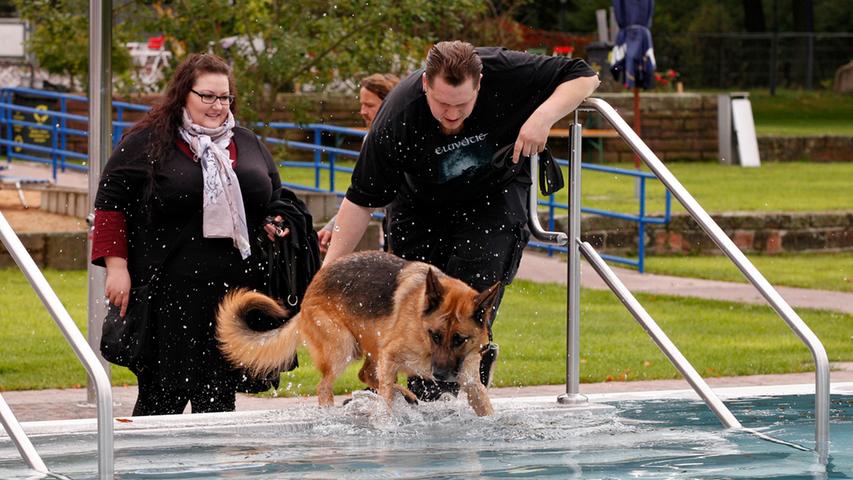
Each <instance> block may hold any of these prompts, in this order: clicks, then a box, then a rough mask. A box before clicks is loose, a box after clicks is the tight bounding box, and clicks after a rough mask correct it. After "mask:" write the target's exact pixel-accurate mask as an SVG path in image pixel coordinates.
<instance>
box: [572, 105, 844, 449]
mask: <svg viewBox="0 0 853 480" xmlns="http://www.w3.org/2000/svg"><path fill="white" fill-rule="evenodd" d="M578 110H587V111H589V110H594V111H597V112H598V113H599V114H601V116H603V117H604V118H605V119H606V120H607V121H608V122H609V123H610V124H611V125H612V126H613V128H614V129H615V130H616V131H617V132H618V133H619V135H620V136H621V137H622V138H623V139H624V140H625V141H626V142H627V143H628V145H629V146H630V147H631V148H632V149H633V150H634V152H635V153H636V154H637V155H638V156H639V157H640V158H641V159H642V160H643V162H644V163H645V164H646V166H648V167H649V169H651V171H652V172H654V173H655V175H657V177H658V179H660V181H661V182H662V183H663V184H664V185H665V186H666V187H667V189H669V190H670V191H671V192H672V194H673V195H675V198H677V199H678V201H679V202H681V204H682V205H683V206H684V208H685V209H686V210H687V212H688V213H690V215H691V216H692V217H693V219H694V220H695V221H696V222H697V223H698V224H699V225H700V226H701V227H702V229H703V230H704V231H705V233H707V234H708V236H710V237H711V239H712V240H713V241H714V243H716V244H717V246H718V247H720V249H721V250H722V251H723V253H725V254H726V256H727V257H729V259H730V260H731V261H732V262H733V263H734V264H735V266H737V267H738V269H739V270H740V271H741V273H743V275H744V276H745V277H746V279H747V280H748V281H749V282H750V283H751V284H752V285H753V286H755V288H756V289H758V291H759V292H760V293H761V295H762V296H763V297H764V298H765V300H767V302H768V303H769V304H770V306H771V307H772V308H773V310H775V311H776V313H777V314H778V315H779V316H780V317H782V319H783V320H784V321H785V323H787V324H788V326H789V327H790V328H791V330H793V331H794V333H795V334H796V335H797V336H798V337H799V338H800V340H802V342H803V343H804V344H805V345H806V347H808V349H809V350H810V351H811V354H812V357H813V358H814V362H815V451H816V452H817V453H818V456H819V458H820V461H821V462H822V463H823V464H826V462H827V461H828V456H829V387H830V383H829V359H828V357H827V355H826V350H825V349H824V347H823V344H821V342H820V340H819V339H818V338H817V336H816V335H815V334H814V332H812V330H811V329H810V328H809V327H808V325H806V323H805V322H803V320H802V319H801V318H800V317H799V315H797V313H796V312H795V311H794V309H792V308H791V306H790V305H788V303H787V302H786V301H785V300H784V299H783V298H782V296H781V295H779V293H778V292H777V291H776V289H775V288H773V286H772V285H771V284H770V282H768V281H767V279H765V278H764V276H763V275H762V274H761V272H759V271H758V269H756V268H755V266H754V265H752V263H751V262H750V261H749V259H747V258H746V255H744V254H743V252H741V251H740V249H738V247H737V246H736V245H735V244H734V242H733V241H732V240H731V239H730V238H729V237H728V235H726V234H725V232H724V231H723V229H722V228H720V226H719V225H717V223H716V222H714V220H713V219H712V218H711V216H710V215H708V213H707V212H706V211H705V210H704V209H703V208H702V206H701V205H699V203H698V202H697V201H696V199H694V198H693V196H692V195H690V193H689V192H688V191H687V189H685V188H684V186H683V185H681V182H679V181H678V180H677V179H676V178H675V176H674V175H673V174H672V173H671V172H670V171H669V169H667V168H666V166H664V164H663V162H661V161H660V159H659V158H658V157H657V156H656V155H655V154H654V152H652V150H651V149H650V148H649V147H648V145H646V144H645V142H643V140H642V139H641V138H640V137H639V135H637V133H636V132H634V130H632V129H631V127H630V126H629V125H628V123H627V122H625V120H624V119H623V118H622V117H621V116H620V115H619V114H618V113H617V112H616V110H615V109H614V108H613V107H612V106H610V104H608V103H607V102H605V101H604V100H602V99H599V98H588V99H587V100H586V101H584V102H583V104H582V105H581V106H580V107H579V109H578ZM575 115H576V116H577V112H576V113H575ZM576 124H577V121H576ZM577 125H578V126H579V124H577ZM579 137H580V135H578V138H576V139H575V140H576V141H579ZM573 153H574V152H573ZM573 186H574V185H573ZM578 217H579V215H578ZM570 223H571V222H570ZM578 233H579V232H578ZM569 237H570V242H575V241H576V239H579V238H580V236H579V235H577V236H573V235H572V234H571V232H570V234H569ZM571 250H573V249H570V251H571ZM578 354H579V351H577V352H569V356H572V355H575V356H577V355H578ZM570 373H571V372H570ZM575 375H576V371H575ZM568 383H569V382H568V379H567V384H568Z"/></svg>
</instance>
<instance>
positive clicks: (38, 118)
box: [33, 105, 50, 123]
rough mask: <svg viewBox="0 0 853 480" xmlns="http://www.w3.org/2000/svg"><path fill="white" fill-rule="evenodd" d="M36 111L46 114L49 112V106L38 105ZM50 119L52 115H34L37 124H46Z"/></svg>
mask: <svg viewBox="0 0 853 480" xmlns="http://www.w3.org/2000/svg"><path fill="white" fill-rule="evenodd" d="M36 110H40V111H42V112H46V111H48V108H47V105H36ZM48 118H50V115H48V114H44V115H39V114H38V113H33V119H35V121H36V123H44V122H46V121H47V119H48Z"/></svg>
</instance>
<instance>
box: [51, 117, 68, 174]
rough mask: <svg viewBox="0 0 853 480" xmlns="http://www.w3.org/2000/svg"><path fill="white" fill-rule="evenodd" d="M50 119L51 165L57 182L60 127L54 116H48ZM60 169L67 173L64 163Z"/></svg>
mask: <svg viewBox="0 0 853 480" xmlns="http://www.w3.org/2000/svg"><path fill="white" fill-rule="evenodd" d="M48 118H49V119H50V120H51V121H50V124H51V125H50V148H51V150H53V151H52V152H50V164H51V166H52V170H53V180H54V181H55V180H56V171H57V167H56V164H57V163H58V162H59V157H57V155H56V149H57V148H58V147H59V131H58V125H57V124H56V119H55V118H54V117H53V115H48ZM59 169H60V170H61V171H63V172H64V171H65V163H64V162H63V164H62V165H61V166H60V168H59Z"/></svg>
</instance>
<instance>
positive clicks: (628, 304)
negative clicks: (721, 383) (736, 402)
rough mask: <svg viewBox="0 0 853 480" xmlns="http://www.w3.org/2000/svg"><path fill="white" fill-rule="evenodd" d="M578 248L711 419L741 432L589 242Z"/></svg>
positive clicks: (687, 362)
mask: <svg viewBox="0 0 853 480" xmlns="http://www.w3.org/2000/svg"><path fill="white" fill-rule="evenodd" d="M578 246H579V247H580V251H581V253H583V256H584V257H585V258H586V259H587V261H588V262H589V263H590V265H592V268H594V269H595V271H596V272H598V275H599V276H600V277H601V278H602V280H604V282H605V283H607V286H608V287H610V290H613V293H615V294H616V296H617V297H618V298H619V300H620V301H621V302H622V304H623V305H625V308H627V309H628V311H629V312H631V314H632V315H633V316H634V318H635V319H636V320H637V321H638V322H639V323H640V325H642V327H643V329H644V330H645V331H646V333H648V334H649V336H650V337H652V340H654V341H655V343H656V344H657V345H658V347H659V348H660V349H661V351H662V352H663V353H664V355H666V356H667V358H669V361H670V363H672V364H673V365H674V366H675V368H676V369H678V371H679V372H681V375H683V376H684V379H685V380H687V383H689V384H690V386H691V387H693V390H695V391H696V393H698V394H699V396H700V397H702V400H704V401H705V403H706V404H707V405H708V407H709V408H710V409H711V411H713V412H714V415H716V416H717V418H719V419H720V422H722V423H723V425H725V426H726V428H742V426H741V424H740V422H739V421H738V420H737V418H735V416H734V415H732V412H731V411H730V410H729V409H728V407H726V405H725V404H724V403H723V402H722V400H720V397H718V396H717V394H715V393H714V391H713V390H711V387H709V386H708V384H707V383H706V382H705V379H704V378H702V376H701V375H699V372H697V371H696V369H695V368H693V365H691V364H690V362H689V361H688V360H687V359H686V358H685V357H684V355H682V354H681V351H679V350H678V347H676V346H675V344H674V343H672V340H670V339H669V337H668V336H667V335H666V333H664V331H663V330H662V329H661V328H660V326H658V324H657V322H655V321H654V319H653V318H652V316H651V315H649V313H648V312H647V311H646V309H645V308H643V306H642V305H641V304H640V302H638V301H637V298H636V297H634V295H633V294H631V292H630V291H629V290H628V287H626V286H625V284H624V283H622V281H621V280H619V277H617V276H616V274H615V273H613V270H612V269H611V268H610V267H609V266H607V264H606V263H604V259H603V258H601V255H599V254H598V252H596V251H595V249H594V248H592V245H590V244H589V242H581V241H580V240H578Z"/></svg>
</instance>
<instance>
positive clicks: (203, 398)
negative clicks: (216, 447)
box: [133, 372, 236, 417]
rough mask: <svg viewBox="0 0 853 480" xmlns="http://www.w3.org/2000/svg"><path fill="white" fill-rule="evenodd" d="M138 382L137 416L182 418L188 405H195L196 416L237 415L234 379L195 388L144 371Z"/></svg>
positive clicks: (135, 411) (138, 377) (135, 408)
mask: <svg viewBox="0 0 853 480" xmlns="http://www.w3.org/2000/svg"><path fill="white" fill-rule="evenodd" d="M137 379H138V381H139V394H138V396H137V397H136V405H134V406H133V416H134V417H137V416H143V415H178V414H181V413H183V411H184V408H186V406H187V403H190V404H191V405H192V413H209V412H233V411H234V409H235V402H236V393H235V391H236V388H235V385H234V381H233V379H231V378H229V379H223V380H221V381H210V382H207V383H205V384H203V385H202V386H201V387H198V388H194V389H186V388H182V387H181V385H172V384H170V382H163V381H162V379H160V378H158V377H157V376H154V375H146V374H144V373H142V372H140V373H139V375H138V376H137Z"/></svg>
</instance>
